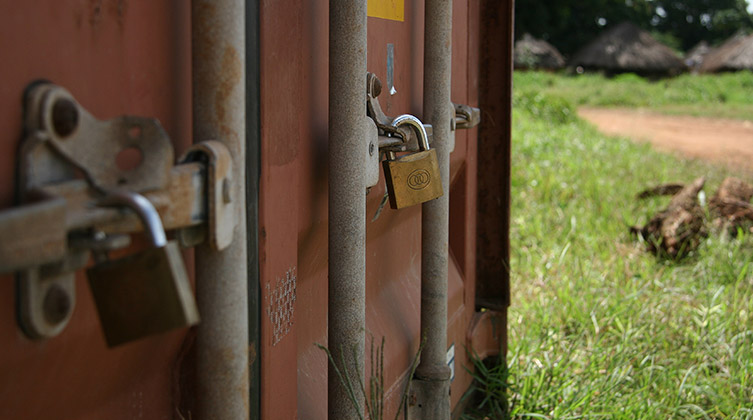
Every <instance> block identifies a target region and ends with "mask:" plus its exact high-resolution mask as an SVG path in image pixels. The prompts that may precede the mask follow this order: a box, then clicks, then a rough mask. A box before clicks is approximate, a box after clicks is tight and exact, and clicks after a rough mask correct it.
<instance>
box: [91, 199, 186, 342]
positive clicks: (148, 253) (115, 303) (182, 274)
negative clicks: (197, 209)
mask: <svg viewBox="0 0 753 420" xmlns="http://www.w3.org/2000/svg"><path fill="white" fill-rule="evenodd" d="M99 204H100V205H102V206H108V207H113V206H115V207H126V208H129V209H131V210H132V211H134V212H135V213H136V214H137V215H138V217H139V219H141V222H142V224H143V225H144V232H145V233H146V236H147V237H148V238H149V242H150V247H149V248H147V249H145V250H144V251H141V252H138V253H136V254H132V255H128V256H126V257H124V258H120V259H117V260H107V261H103V262H100V263H98V264H96V265H95V266H93V267H91V268H90V269H88V270H87V276H88V278H89V285H90V286H91V291H92V295H93V296H94V302H95V303H96V306H97V312H98V313H99V319H100V322H101V324H102V330H103V332H104V335H105V339H106V341H107V345H108V346H110V347H112V346H116V345H118V344H122V343H126V342H129V341H133V340H137V339H139V338H142V337H144V336H147V335H151V334H156V333H161V332H165V331H169V330H171V329H174V328H180V327H188V326H191V325H195V324H197V323H198V322H199V312H198V309H197V307H196V301H195V299H194V296H193V292H192V290H191V284H190V282H189V280H188V274H187V273H186V268H185V266H184V264H183V258H182V257H181V253H180V248H179V247H178V244H177V243H176V242H175V241H170V242H168V241H167V238H166V236H165V230H164V229H163V227H162V221H161V220H160V217H159V213H157V210H156V209H155V208H154V206H153V205H152V203H151V202H149V200H147V199H146V198H145V197H144V196H142V195H140V194H136V193H132V192H122V191H119V192H114V193H111V194H109V195H108V196H107V197H105V198H104V200H102V201H101V202H100V203H99Z"/></svg>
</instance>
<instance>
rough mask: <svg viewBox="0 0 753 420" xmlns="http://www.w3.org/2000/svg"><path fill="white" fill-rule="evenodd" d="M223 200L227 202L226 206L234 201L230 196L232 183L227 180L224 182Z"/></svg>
mask: <svg viewBox="0 0 753 420" xmlns="http://www.w3.org/2000/svg"><path fill="white" fill-rule="evenodd" d="M222 200H223V201H224V202H225V204H228V203H230V202H231V201H233V200H232V197H231V195H230V181H228V179H227V178H225V179H223V180H222Z"/></svg>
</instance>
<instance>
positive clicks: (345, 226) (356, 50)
mask: <svg viewBox="0 0 753 420" xmlns="http://www.w3.org/2000/svg"><path fill="white" fill-rule="evenodd" d="M365 100H366V0H356V1H354V0H330V2H329V308H328V309H329V313H328V320H329V329H328V347H329V350H330V351H331V353H332V356H333V358H334V360H335V363H336V364H337V367H338V369H339V370H340V372H342V374H343V375H345V376H347V377H348V378H349V381H350V382H351V383H352V384H353V387H354V390H356V398H357V400H356V401H357V404H353V402H352V401H351V400H350V398H349V397H348V394H347V393H346V389H345V386H344V385H343V383H342V381H341V379H340V378H339V377H338V375H337V373H336V372H335V368H334V366H333V365H332V364H331V363H330V365H329V372H328V377H327V378H328V379H327V386H328V395H327V402H328V413H329V418H330V419H332V420H351V419H356V418H358V412H359V411H360V412H363V398H362V397H361V395H360V389H359V385H358V379H357V378H358V376H360V377H361V378H363V377H364V375H363V374H364V361H363V350H364V342H365V324H366V193H365V188H364V178H363V156H364V152H365V149H364V147H368V145H367V144H365V142H364V135H363V133H362V131H363V130H362V127H363V122H364V118H365V111H366V107H365ZM356 406H357V407H356Z"/></svg>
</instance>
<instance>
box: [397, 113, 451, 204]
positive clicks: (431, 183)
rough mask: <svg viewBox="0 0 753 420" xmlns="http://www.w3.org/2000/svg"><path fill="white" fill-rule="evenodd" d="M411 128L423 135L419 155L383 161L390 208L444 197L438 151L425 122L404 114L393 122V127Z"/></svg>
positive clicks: (420, 137) (408, 155) (412, 154)
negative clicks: (432, 143)
mask: <svg viewBox="0 0 753 420" xmlns="http://www.w3.org/2000/svg"><path fill="white" fill-rule="evenodd" d="M401 125H409V126H411V127H412V128H413V129H415V130H416V132H417V133H418V135H419V142H418V145H419V148H421V149H423V150H421V151H419V152H416V153H411V154H407V155H405V156H401V157H400V158H396V159H394V158H392V155H391V156H390V158H388V159H387V160H385V161H384V162H382V167H383V168H384V178H385V181H386V183H387V192H388V193H389V196H390V207H392V208H393V209H401V208H403V207H409V206H413V205H416V204H420V203H424V202H427V201H429V200H433V199H435V198H438V197H441V196H442V194H443V190H442V178H441V177H440V175H439V163H438V162H437V151H436V150H434V149H430V148H429V138H428V136H427V135H426V129H425V128H424V125H423V124H422V123H421V121H420V120H419V119H418V118H416V117H414V116H413V115H407V114H406V115H400V116H399V117H396V118H395V119H394V120H392V126H393V127H399V126H401Z"/></svg>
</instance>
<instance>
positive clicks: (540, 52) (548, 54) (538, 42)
mask: <svg viewBox="0 0 753 420" xmlns="http://www.w3.org/2000/svg"><path fill="white" fill-rule="evenodd" d="M514 63H515V68H516V69H544V70H559V69H561V68H563V67H565V59H564V58H563V57H562V54H560V52H559V51H557V48H554V46H553V45H552V44H550V43H548V42H546V41H544V40H542V39H536V38H534V37H532V36H531V35H530V34H525V35H523V38H522V39H519V40H517V41H515V54H514Z"/></svg>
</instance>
